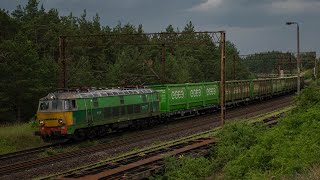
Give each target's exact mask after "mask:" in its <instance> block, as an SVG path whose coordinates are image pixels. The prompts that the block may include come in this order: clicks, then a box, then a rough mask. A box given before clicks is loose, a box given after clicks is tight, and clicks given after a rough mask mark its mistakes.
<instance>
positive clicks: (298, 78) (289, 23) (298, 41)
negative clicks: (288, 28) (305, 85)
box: [286, 22, 301, 94]
mask: <svg viewBox="0 0 320 180" xmlns="http://www.w3.org/2000/svg"><path fill="white" fill-rule="evenodd" d="M286 24H287V25H292V24H295V25H297V94H299V93H300V64H301V63H300V36H299V23H297V22H286Z"/></svg>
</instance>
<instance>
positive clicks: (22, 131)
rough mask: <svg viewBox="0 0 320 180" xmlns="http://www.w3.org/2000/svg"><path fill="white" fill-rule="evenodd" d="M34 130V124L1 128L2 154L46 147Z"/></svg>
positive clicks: (0, 147) (0, 145)
mask: <svg viewBox="0 0 320 180" xmlns="http://www.w3.org/2000/svg"><path fill="white" fill-rule="evenodd" d="M34 130H35V127H33V123H22V124H15V125H10V126H0V154H5V153H10V152H13V151H19V150H23V149H29V148H34V147H39V146H42V145H45V143H44V142H43V141H42V140H41V139H40V138H39V137H37V136H34V134H33V133H34Z"/></svg>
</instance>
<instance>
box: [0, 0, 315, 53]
mask: <svg viewBox="0 0 320 180" xmlns="http://www.w3.org/2000/svg"><path fill="white" fill-rule="evenodd" d="M26 2H27V0H0V8H4V9H7V10H10V11H11V10H14V9H15V8H16V6H17V5H18V4H21V5H25V4H26ZM40 4H43V5H44V7H45V9H47V10H48V9H50V8H56V9H58V11H59V12H60V14H61V15H68V14H69V13H70V12H72V13H73V14H74V15H76V16H78V15H80V14H81V13H82V12H83V10H84V9H86V10H87V14H88V16H89V17H92V16H94V15H95V13H98V14H99V15H100V17H101V23H102V25H108V26H111V27H113V26H114V25H116V24H117V23H118V22H119V21H120V22H122V23H128V22H130V23H131V24H134V25H138V24H142V25H143V27H144V30H145V31H146V32H160V31H164V30H165V28H166V27H167V26H168V25H169V24H172V25H173V26H174V27H179V29H183V27H184V26H185V24H186V23H188V22H189V21H192V22H193V24H194V25H195V27H196V30H197V31H219V30H225V31H226V37H227V40H230V41H232V42H233V43H234V44H235V45H236V47H237V48H238V49H239V50H240V54H250V53H256V52H265V51H272V50H279V51H290V52H295V51H296V26H293V25H292V26H287V25H285V22H286V21H296V22H299V25H300V44H301V45H300V46H301V51H316V52H317V56H319V55H320V51H319V49H320V35H319V33H320V21H319V19H318V18H320V0H41V1H40Z"/></svg>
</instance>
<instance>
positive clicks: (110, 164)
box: [42, 114, 282, 180]
mask: <svg viewBox="0 0 320 180" xmlns="http://www.w3.org/2000/svg"><path fill="white" fill-rule="evenodd" d="M279 117H282V114H279V115H275V116H271V117H268V118H266V119H264V120H263V122H264V124H265V125H266V126H272V125H274V124H276V123H277V120H278V118H279ZM214 131H216V129H215V130H209V131H207V132H202V133H199V134H196V135H193V136H189V137H186V138H182V139H179V140H176V141H172V142H170V143H168V144H164V145H163V144H162V145H159V146H156V147H152V148H150V149H145V150H142V151H139V152H135V153H131V154H128V155H125V156H121V157H117V158H112V159H109V160H106V161H103V162H99V163H95V164H92V165H89V166H86V167H82V168H77V169H74V170H71V171H67V172H64V173H60V174H56V175H53V176H48V177H44V178H42V179H52V178H54V179H57V178H58V179H70V180H71V179H143V178H148V177H150V176H152V175H154V174H156V173H158V172H161V171H162V170H163V169H164V166H165V163H164V158H165V157H167V156H179V155H197V156H200V155H201V156H203V155H206V154H208V150H209V149H210V148H211V147H212V145H213V144H215V143H217V141H216V140H215V139H214V138H207V137H206V138H205V137H203V136H205V135H210V134H212V133H213V132H214Z"/></svg>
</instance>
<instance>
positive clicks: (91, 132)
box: [87, 128, 97, 139]
mask: <svg viewBox="0 0 320 180" xmlns="http://www.w3.org/2000/svg"><path fill="white" fill-rule="evenodd" d="M95 130H96V129H95V128H90V129H88V130H87V138H88V139H93V138H95V137H96V135H97V133H96V131H95Z"/></svg>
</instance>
